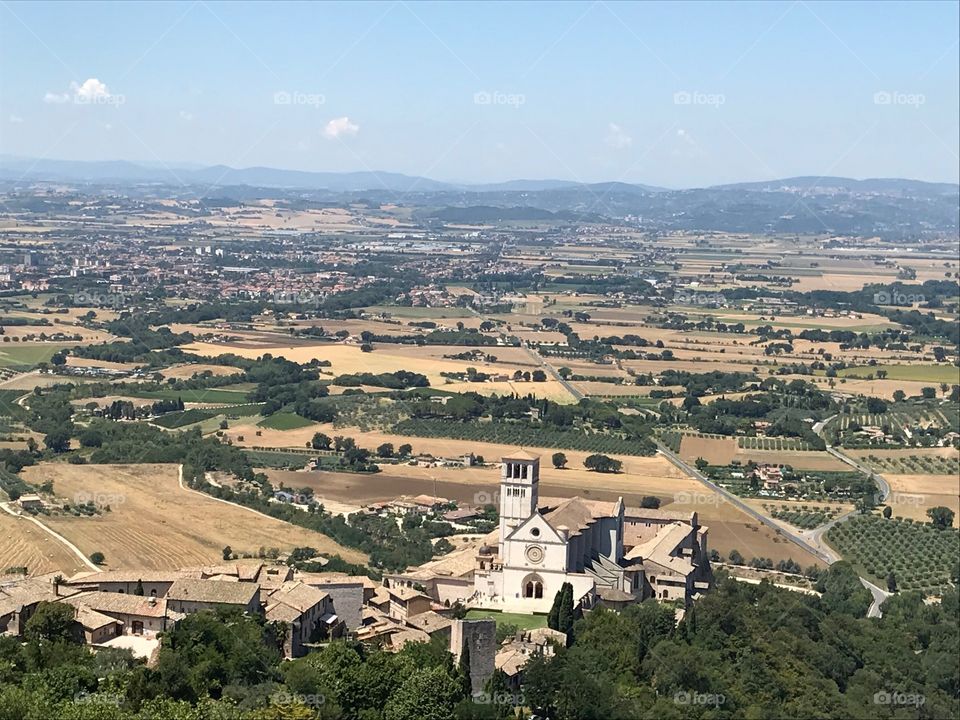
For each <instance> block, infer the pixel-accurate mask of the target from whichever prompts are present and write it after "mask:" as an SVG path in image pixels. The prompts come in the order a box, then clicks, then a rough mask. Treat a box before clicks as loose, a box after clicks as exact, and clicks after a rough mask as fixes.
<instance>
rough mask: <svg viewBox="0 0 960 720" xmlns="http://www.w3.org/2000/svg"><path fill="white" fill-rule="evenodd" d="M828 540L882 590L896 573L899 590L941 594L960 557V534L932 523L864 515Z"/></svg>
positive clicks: (835, 530)
mask: <svg viewBox="0 0 960 720" xmlns="http://www.w3.org/2000/svg"><path fill="white" fill-rule="evenodd" d="M827 541H828V542H829V543H830V544H831V545H832V546H833V547H835V548H836V549H837V550H838V551H839V552H840V553H841V554H842V555H843V556H844V557H845V558H847V559H849V560H850V561H851V562H853V563H854V564H855V565H857V566H859V567H860V568H862V569H863V570H864V571H865V572H866V573H867V575H868V576H869V577H871V578H874V579H875V581H876V582H877V583H878V584H880V585H881V586H884V587H885V586H886V578H887V576H888V575H889V574H890V573H893V574H894V575H895V577H896V580H897V586H898V587H899V588H900V589H901V590H923V591H925V592H931V593H934V594H937V593H938V592H940V590H941V589H942V588H944V587H945V586H947V585H948V584H949V583H950V579H951V577H953V573H955V572H956V570H957V558H958V556H960V533H958V531H957V530H955V529H952V528H950V529H946V530H938V529H937V528H935V527H933V526H932V525H929V524H921V523H914V522H910V521H902V520H896V519H891V520H886V519H883V518H881V517H878V516H876V515H861V516H858V517H855V518H853V519H851V520H849V521H847V522H844V523H840V524H838V525H835V526H834V527H833V528H831V529H830V530H829V531H828V532H827Z"/></svg>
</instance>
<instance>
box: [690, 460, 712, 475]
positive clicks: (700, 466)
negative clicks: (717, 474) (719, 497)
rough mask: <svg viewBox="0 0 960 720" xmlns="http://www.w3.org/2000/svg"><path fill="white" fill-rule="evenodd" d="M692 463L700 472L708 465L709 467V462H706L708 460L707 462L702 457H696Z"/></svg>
mask: <svg viewBox="0 0 960 720" xmlns="http://www.w3.org/2000/svg"><path fill="white" fill-rule="evenodd" d="M693 464H694V465H695V466H696V468H697V470H699V471H700V472H703V471H704V470H706V469H707V468H708V467H710V463H708V462H707V461H706V460H704V459H703V458H702V457H698V458H697V459H696V460H695V461H694V462H693Z"/></svg>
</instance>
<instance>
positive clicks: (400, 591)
mask: <svg viewBox="0 0 960 720" xmlns="http://www.w3.org/2000/svg"><path fill="white" fill-rule="evenodd" d="M387 592H388V593H389V594H390V595H392V596H393V597H395V598H399V599H400V600H403V601H404V602H407V601H409V600H413V599H414V598H416V597H423V598H425V597H427V596H426V595H424V594H423V593H422V592H420V591H419V590H414V589H413V588H410V587H406V586H405V585H404V586H400V587H389V588H387Z"/></svg>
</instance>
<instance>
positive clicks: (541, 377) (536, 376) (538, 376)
mask: <svg viewBox="0 0 960 720" xmlns="http://www.w3.org/2000/svg"><path fill="white" fill-rule="evenodd" d="M530 377H531V378H532V379H533V381H534V382H546V380H547V374H546V373H545V372H544V371H543V370H534V371H533V374H532V375H530Z"/></svg>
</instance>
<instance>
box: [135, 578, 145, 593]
mask: <svg viewBox="0 0 960 720" xmlns="http://www.w3.org/2000/svg"><path fill="white" fill-rule="evenodd" d="M133 594H134V595H140V596H143V595H145V594H146V593H145V592H144V590H143V580H141V579H139V578H138V579H137V586H136V587H135V588H134V589H133Z"/></svg>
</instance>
